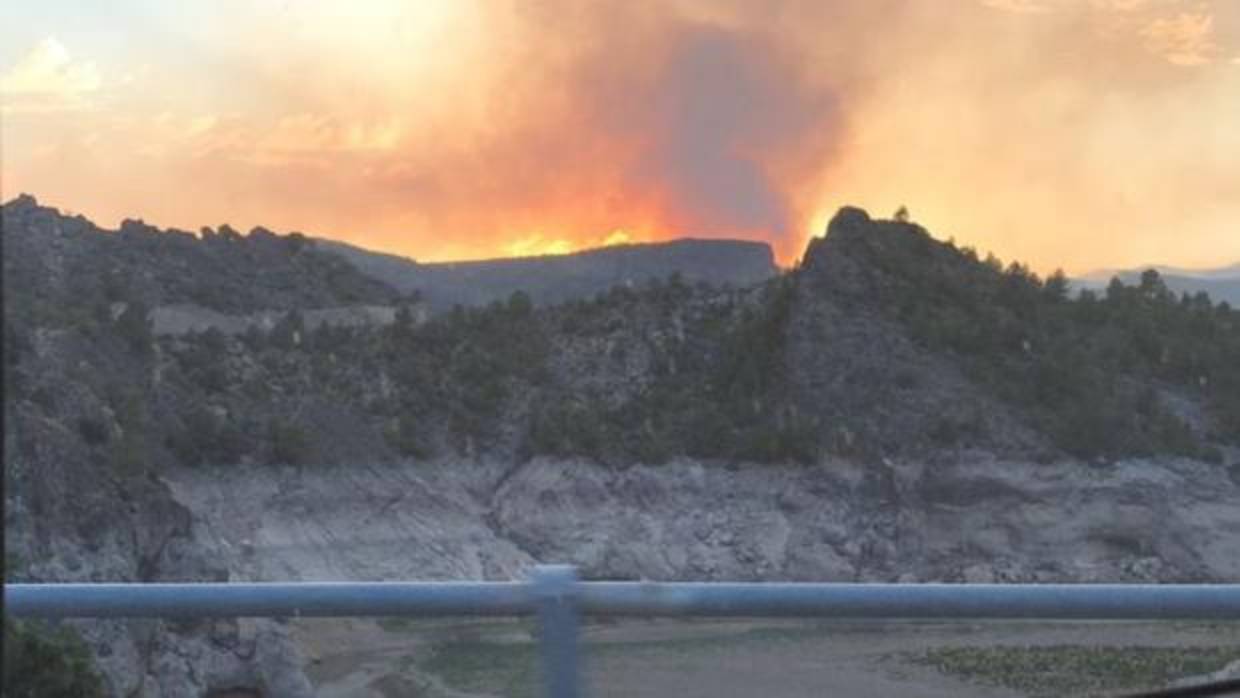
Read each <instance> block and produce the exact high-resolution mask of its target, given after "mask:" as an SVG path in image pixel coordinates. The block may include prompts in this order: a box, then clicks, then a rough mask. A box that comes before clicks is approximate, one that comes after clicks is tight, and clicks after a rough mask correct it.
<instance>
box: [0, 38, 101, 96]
mask: <svg viewBox="0 0 1240 698" xmlns="http://www.w3.org/2000/svg"><path fill="white" fill-rule="evenodd" d="M102 86H103V80H102V78H101V77H100V75H99V70H98V69H97V68H96V67H95V64H94V63H93V62H91V61H85V60H81V59H76V58H74V57H73V56H72V55H71V54H70V53H69V50H68V49H67V48H65V46H64V44H62V43H60V41H58V40H57V39H56V38H55V37H47V38H45V39H43V40H42V41H40V42H39V43H38V44H36V45H35V46H34V47H33V48H31V49H30V50H29V51H27V52H26V53H25V54H23V55H22V56H21V57H20V58H19V59H18V60H17V62H16V63H15V64H14V65H13V66H12V67H11V68H9V69H8V70H7V71H5V72H4V73H3V74H0V108H2V109H3V110H4V111H6V112H43V111H61V110H74V109H82V108H85V107H87V106H89V105H90V97H91V96H92V95H93V94H95V93H96V92H98V91H99V89H100V88H101V87H102Z"/></svg>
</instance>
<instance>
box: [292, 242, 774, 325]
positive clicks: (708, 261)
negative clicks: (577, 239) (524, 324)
mask: <svg viewBox="0 0 1240 698" xmlns="http://www.w3.org/2000/svg"><path fill="white" fill-rule="evenodd" d="M315 245H316V246H317V247H318V248H320V249H322V250H324V251H328V252H333V253H335V254H338V255H340V256H342V257H343V258H345V259H347V260H349V261H350V262H351V263H353V264H354V265H355V266H356V267H357V268H358V269H360V270H362V271H363V272H365V273H366V274H368V275H370V276H371V277H373V278H375V279H378V280H380V281H383V282H384V283H386V284H388V285H390V286H392V287H394V288H397V289H400V290H401V291H404V292H407V293H412V292H415V291H416V292H418V293H420V294H421V295H422V297H423V298H424V299H425V300H426V301H427V302H428V303H429V304H430V307H431V308H432V309H433V310H439V311H442V310H450V309H451V308H452V306H454V305H463V306H482V305H486V304H488V303H492V302H494V301H503V300H506V299H507V298H508V296H509V295H510V294H512V293H513V292H514V291H523V292H525V293H527V294H529V296H530V298H531V299H532V300H533V301H534V303H535V304H537V305H547V304H554V303H563V302H565V301H570V300H578V299H583V298H590V297H592V296H594V295H596V294H598V293H601V292H604V291H608V290H610V289H611V288H613V287H615V286H628V287H634V286H640V285H643V284H646V283H649V282H650V281H653V280H661V279H666V278H667V277H669V276H671V275H673V274H679V275H680V276H681V277H682V278H683V279H684V280H685V282H687V283H698V282H704V283H708V284H711V285H715V286H724V285H730V286H737V287H744V286H751V285H753V284H756V283H759V282H762V281H766V280H767V279H770V278H772V277H773V276H775V275H776V273H777V272H778V268H777V267H776V266H775V259H774V256H773V255H772V253H771V248H770V247H769V246H768V245H766V244H765V243H759V242H749V241H744V240H692V239H682V240H673V241H671V242H660V243H649V244H633V245H616V246H613V247H605V248H600V249H594V250H586V251H584V252H575V253H572V254H564V255H546V256H540V257H522V258H517V259H493V260H481V261H469V262H450V263H439V264H425V263H422V264H419V263H417V262H415V261H413V260H411V259H407V258H404V257H399V256H396V255H389V254H383V253H380V252H372V251H370V250H365V249H362V248H359V247H355V246H353V245H348V244H345V243H341V242H336V241H332V240H315Z"/></svg>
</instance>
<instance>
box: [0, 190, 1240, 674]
mask: <svg viewBox="0 0 1240 698" xmlns="http://www.w3.org/2000/svg"><path fill="white" fill-rule="evenodd" d="M2 220H3V234H4V238H3V243H4V285H5V286H4V292H5V311H6V314H5V362H4V372H5V373H4V377H5V389H6V390H5V417H6V419H5V462H6V468H5V484H6V490H5V504H6V508H5V524H6V526H5V535H6V547H7V551H8V553H9V555H10V557H9V559H8V560H6V578H8V579H29V580H38V581H69V580H105V579H106V580H116V581H177V580H242V579H256V580H264V579H266V580H275V579H366V580H381V579H509V578H513V577H517V576H520V575H521V574H523V571H524V570H525V569H526V568H527V567H528V566H529V565H531V564H534V563H535V562H537V561H562V562H573V563H576V564H579V565H580V566H581V567H582V571H583V574H584V575H586V576H588V577H598V578H652V579H803V580H810V579H815V580H878V581H922V580H925V581H929V580H938V581H973V582H977V581H1095V580H1117V581H1149V580H1155V581H1219V580H1233V581H1234V580H1235V579H1237V577H1238V576H1240V563H1238V562H1237V561H1240V509H1238V508H1237V507H1235V506H1234V502H1235V501H1236V497H1237V495H1240V448H1238V446H1240V362H1236V361H1235V357H1236V356H1240V317H1238V315H1240V313H1237V312H1236V311H1233V310H1231V309H1230V308H1227V307H1225V306H1219V305H1215V304H1213V303H1212V302H1210V301H1209V300H1208V299H1205V300H1203V299H1201V298H1180V297H1177V296H1175V295H1174V294H1173V293H1171V291H1170V290H1168V289H1167V287H1166V286H1165V284H1163V283H1162V282H1161V281H1160V279H1159V278H1158V275H1157V274H1153V275H1144V276H1143V277H1142V278H1141V280H1140V281H1139V283H1138V284H1136V285H1131V286H1128V285H1123V284H1120V285H1118V286H1117V287H1115V288H1112V289H1109V290H1108V291H1107V294H1106V296H1097V295H1096V294H1094V295H1088V296H1082V297H1080V298H1073V297H1070V296H1069V295H1068V290H1067V281H1066V279H1064V278H1062V276H1058V275H1057V276H1053V277H1051V278H1048V279H1041V278H1039V277H1037V276H1036V275H1034V274H1032V273H1031V272H1030V271H1029V270H1028V269H1026V268H1024V267H1022V266H1020V265H1018V264H1012V265H1009V266H1007V267H1004V266H1002V265H1000V264H999V263H998V262H997V261H996V260H993V259H987V260H982V259H979V258H978V256H977V255H976V253H974V252H973V251H972V250H968V249H958V248H956V247H955V246H953V245H950V244H947V243H942V242H938V241H936V240H934V239H933V238H932V237H930V236H929V235H928V234H927V233H926V231H924V230H922V229H921V228H919V227H917V226H916V225H912V224H909V223H905V222H898V221H875V220H871V219H870V218H869V217H868V216H867V215H866V214H865V213H864V212H862V211H859V210H856V209H844V210H842V211H841V212H840V214H839V215H837V216H836V217H835V219H834V220H833V221H832V223H831V226H830V228H829V230H828V233H827V235H826V236H825V237H823V238H820V239H816V240H814V241H813V242H812V243H811V245H810V247H809V249H808V250H807V252H806V255H805V258H804V261H803V263H802V265H801V266H800V267H799V268H797V269H795V270H792V271H790V272H787V273H785V274H781V275H779V276H778V277H775V278H772V279H770V280H767V281H764V282H761V283H757V284H755V285H749V286H732V287H723V286H711V285H710V284H697V283H694V284H690V283H687V282H686V281H685V280H684V278H683V276H682V277H680V278H671V279H654V280H651V281H648V282H646V283H642V284H635V285H634V286H632V287H629V286H627V285H621V286H619V287H617V288H614V289H612V290H610V291H608V292H606V293H601V294H597V295H595V296H593V297H590V298H577V299H574V300H571V301H568V302H565V303H560V304H553V305H549V306H547V307H540V306H539V305H538V304H536V303H535V302H534V299H533V298H532V297H531V294H530V293H525V292H520V291H518V292H513V293H511V294H510V295H508V296H507V297H506V298H505V299H504V301H503V302H501V303H493V304H490V305H489V306H486V307H482V308H474V309H466V308H462V309H457V310H454V311H451V312H445V313H440V314H436V315H431V316H424V315H422V314H420V312H419V311H420V308H422V306H420V305H419V299H418V297H417V294H414V293H412V290H417V289H412V290H410V289H405V290H398V289H395V288H393V287H391V286H390V285H388V284H385V283H383V282H381V281H378V280H376V279H375V278H373V277H372V276H370V275H368V274H366V273H363V272H362V271H360V270H358V269H357V268H355V267H354V266H352V265H351V264H349V263H348V262H346V261H344V260H342V259H341V258H340V257H339V256H337V255H335V254H331V253H328V252H325V251H322V250H320V249H318V245H317V244H307V243H306V242H305V241H304V239H302V238H300V237H299V236H296V235H288V236H282V235H276V234H274V233H270V232H267V231H263V230H261V229H258V230H256V231H253V232H251V233H250V234H249V235H246V236H242V235H239V234H236V233H234V232H231V231H223V232H220V231H210V234H207V233H204V234H203V235H201V236H193V235H188V234H183V233H177V232H175V231H156V230H154V229H150V228H147V227H145V226H143V225H141V224H139V223H136V222H133V223H128V224H126V225H124V226H122V229H121V230H120V231H102V230H99V229H98V228H96V227H94V226H93V225H91V224H90V223H89V222H88V221H85V220H84V219H81V218H76V217H67V216H64V215H61V214H60V213H59V212H57V211H55V210H54V209H49V208H46V207H41V206H39V205H38V204H37V202H35V201H34V200H33V199H31V198H29V197H19V198H18V199H16V200H14V201H12V202H10V203H8V204H5V205H4V209H3V219H2ZM186 308H189V309H190V310H189V311H185V309H186ZM366 308H380V309H386V310H383V311H382V313H381V314H382V317H381V318H380V319H379V321H375V322H371V321H355V320H356V319H357V318H358V317H360V316H367V317H369V313H371V312H372V311H370V310H366ZM178 309H179V310H178ZM172 311H175V312H172ZM169 312H172V314H171V315H169V314H168V313H169ZM178 312H181V313H184V312H188V315H186V314H181V315H178V314H176V313H178ZM376 312H377V311H376ZM161 313H163V314H162V315H161ZM388 313H390V316H389V315H388ZM161 317H162V318H164V320H163V322H164V323H165V324H164V325H163V328H164V329H167V328H168V327H169V325H168V324H167V323H168V322H170V321H169V320H168V318H170V317H171V318H172V319H173V320H177V321H184V322H186V323H188V324H187V325H177V326H176V329H175V331H168V332H165V331H159V330H160V325H159V323H160V322H161V320H160V318H161ZM203 317H207V318H209V319H210V318H214V320H212V322H206V323H205V325H194V324H193V323H194V322H198V321H200V320H201V318H203ZM221 318H223V319H221ZM247 318H248V319H247ZM253 318H266V319H267V321H251V320H250V319H253ZM212 323H214V324H212ZM228 323H234V324H228ZM78 627H79V628H80V632H81V634H82V636H83V637H84V638H85V639H86V641H87V642H88V643H89V645H90V646H91V647H92V649H93V651H94V653H95V656H96V659H97V662H98V665H99V667H100V669H101V670H102V671H103V673H104V674H105V677H106V680H107V682H108V683H107V685H108V687H109V690H110V692H111V693H113V694H116V695H152V696H153V695H167V696H182V695H183V696H201V695H204V694H205V693H206V692H207V691H208V690H216V689H226V688H230V687H250V688H257V689H260V690H263V691H264V692H265V695H279V696H297V695H309V694H310V693H311V691H312V688H311V687H310V684H309V683H308V680H307V678H306V676H305V674H304V673H303V671H302V669H303V665H302V660H301V658H299V657H298V656H297V652H296V648H295V647H294V646H293V645H292V644H291V643H290V642H289V641H288V639H287V632H288V628H287V627H286V626H285V625H283V624H280V623H274V622H266V621H263V622H248V621H246V622H236V623H210V624H193V623H191V624H185V623H176V624H174V623H165V622H143V623H137V622H133V623H121V622H109V623H81V624H78Z"/></svg>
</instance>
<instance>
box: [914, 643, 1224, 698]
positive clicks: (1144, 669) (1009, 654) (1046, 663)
mask: <svg viewBox="0 0 1240 698" xmlns="http://www.w3.org/2000/svg"><path fill="white" fill-rule="evenodd" d="M910 658H911V659H912V660H913V661H915V662H917V663H919V664H926V665H930V666H933V667H934V668H936V669H938V670H939V671H941V672H943V673H945V674H949V675H953V676H959V677H963V678H967V679H970V680H975V681H979V682H981V683H986V684H990V685H994V686H1002V687H1005V688H1011V689H1014V690H1017V691H1022V692H1025V693H1028V694H1030V695H1035V696H1061V695H1067V694H1070V693H1077V694H1081V693H1084V694H1089V695H1100V694H1103V693H1109V692H1113V691H1130V690H1140V689H1155V688H1159V687H1162V686H1165V685H1166V684H1168V683H1170V682H1171V681H1174V680H1176V679H1181V678H1185V677H1190V676H1198V675H1202V674H1208V673H1210V672H1214V671H1218V670H1219V669H1221V668H1223V667H1224V666H1226V665H1227V664H1228V663H1230V662H1232V661H1236V660H1240V647H1238V646H1231V647H1096V646H1079V645H1050V646H1045V647H1023V646H1014V647H943V648H939V649H934V650H930V651H928V652H925V653H923V654H919V655H914V656H911V657H910Z"/></svg>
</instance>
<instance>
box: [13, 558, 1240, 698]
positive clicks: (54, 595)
mask: <svg viewBox="0 0 1240 698" xmlns="http://www.w3.org/2000/svg"><path fill="white" fill-rule="evenodd" d="M4 606H5V612H6V613H9V614H11V615H14V616H33V617H45V618H71V617H76V618H86V617H93V618H116V617H168V618H186V617H210V616H215V617H221V616H222V617H240V616H277V617H285V616H294V617H296V616H304V617H311V616H314V617H322V616H455V615H486V616H519V615H530V614H536V615H537V616H538V618H539V622H540V626H541V644H542V653H543V667H544V680H545V682H546V684H547V689H548V695H549V696H551V697H552V698H576V696H578V695H580V689H579V685H580V680H579V673H580V662H579V657H578V653H579V648H578V641H577V638H578V629H579V616H580V615H581V614H592V615H640V616H667V615H670V616H754V617H757V616H798V617H811V616H812V617H820V618H839V619H878V618H892V619H893V618H900V619H909V620H915V619H940V620H941V619H962V620H964V619H1001V618H1007V619H1013V618H1043V619H1070V620H1240V584H1217V585H1214V584H1165V585H1150V584H1134V585H1127V584H1096V585H1095V584H1045V585H1043V584H979V585H963V584H894V585H891V584H791V583H744V584H735V583H664V582H581V581H578V579H577V575H576V570H575V569H574V568H572V567H569V566H564V565H548V566H542V567H539V568H537V569H536V570H535V571H534V574H533V576H532V577H531V579H530V581H529V582H528V583H523V582H468V583H465V582H462V583H451V582H425V583H386V582H384V583H317V582H308V583H289V584H283V583H263V584H6V585H5V587H4Z"/></svg>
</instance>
